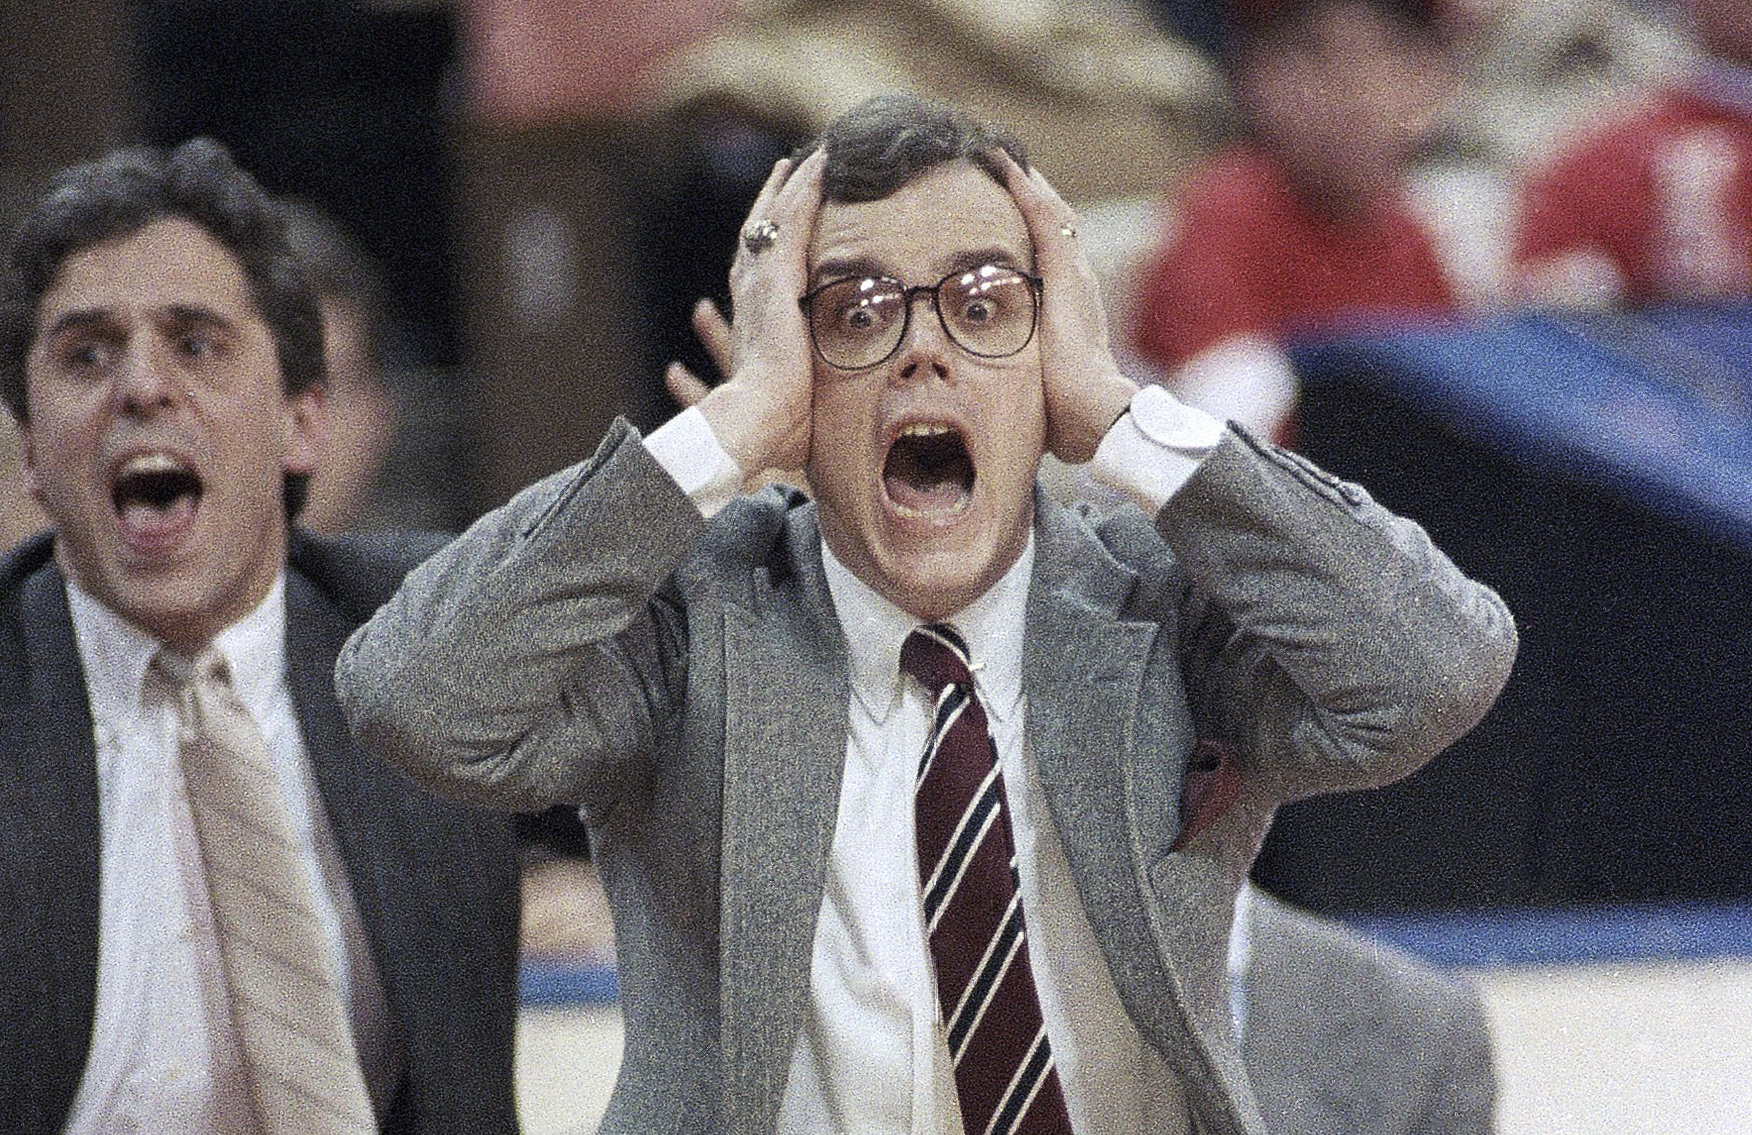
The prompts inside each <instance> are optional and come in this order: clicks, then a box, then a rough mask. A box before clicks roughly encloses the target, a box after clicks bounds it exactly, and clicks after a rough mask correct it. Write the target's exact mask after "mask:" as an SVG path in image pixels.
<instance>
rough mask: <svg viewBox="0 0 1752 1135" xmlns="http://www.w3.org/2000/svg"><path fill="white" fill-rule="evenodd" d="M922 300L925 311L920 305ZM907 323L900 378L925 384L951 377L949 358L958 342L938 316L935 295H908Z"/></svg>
mask: <svg viewBox="0 0 1752 1135" xmlns="http://www.w3.org/2000/svg"><path fill="white" fill-rule="evenodd" d="M921 301H922V302H923V305H924V307H923V310H920V309H919V306H918V305H919V304H920V302H921ZM906 323H907V326H906V331H905V333H904V335H903V337H902V338H901V341H900V368H899V372H898V373H899V375H900V377H901V378H903V379H905V380H907V381H909V382H914V381H922V380H924V379H926V378H929V377H931V376H932V375H935V376H936V377H937V378H948V377H949V358H950V356H951V355H952V354H953V353H954V351H955V342H954V340H952V339H950V338H949V333H948V332H947V331H945V330H944V329H943V321H942V320H941V319H939V318H938V317H937V297H936V295H935V294H934V293H932V292H931V291H929V290H928V289H925V288H920V289H919V290H918V291H916V292H914V293H913V294H911V295H909V296H907V321H906Z"/></svg>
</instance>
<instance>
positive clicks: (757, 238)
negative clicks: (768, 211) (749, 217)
mask: <svg viewBox="0 0 1752 1135" xmlns="http://www.w3.org/2000/svg"><path fill="white" fill-rule="evenodd" d="M778 239H779V222H777V221H775V220H772V219H770V218H769V219H767V220H764V221H762V222H760V223H759V224H756V225H750V226H748V228H746V229H744V230H743V231H742V247H743V248H746V249H748V251H749V252H750V253H753V254H754V255H756V256H758V255H760V254H761V253H763V252H765V251H766V250H767V249H769V248H771V247H772V246H773V242H774V241H776V240H778Z"/></svg>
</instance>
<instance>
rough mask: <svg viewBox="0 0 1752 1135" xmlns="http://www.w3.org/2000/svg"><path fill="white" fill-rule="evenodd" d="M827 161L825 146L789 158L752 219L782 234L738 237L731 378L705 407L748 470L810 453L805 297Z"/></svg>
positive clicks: (780, 465) (790, 465)
mask: <svg viewBox="0 0 1752 1135" xmlns="http://www.w3.org/2000/svg"><path fill="white" fill-rule="evenodd" d="M824 160H825V155H824V153H823V152H822V151H821V150H817V151H816V152H815V153H813V154H811V155H809V157H808V158H806V159H804V161H803V163H802V164H801V165H798V166H796V167H795V168H794V169H793V168H792V164H791V162H790V160H789V159H782V160H781V161H780V162H779V163H778V164H777V165H775V166H774V167H773V172H772V176H770V177H769V178H767V183H766V185H765V186H763V187H762V188H761V191H760V195H759V196H758V197H756V198H755V202H754V205H753V207H752V208H750V209H749V213H748V222H747V225H748V226H753V225H759V224H761V223H763V222H766V221H771V222H772V223H773V224H775V225H776V226H777V232H776V234H775V235H774V236H773V239H772V242H771V244H770V245H769V246H768V247H766V248H764V249H762V250H759V251H751V250H750V249H749V248H748V246H747V244H746V243H744V242H739V243H738V245H737V249H736V259H735V261H734V262H733V263H732V264H731V266H730V298H731V304H732V310H733V312H734V320H733V322H732V323H731V325H730V329H729V331H730V334H729V345H728V361H729V362H730V363H731V364H732V365H731V366H730V367H729V368H728V369H727V370H726V371H725V373H727V374H728V375H729V376H730V377H729V378H728V379H726V380H725V381H724V382H723V383H721V384H720V385H718V386H716V387H714V388H713V389H712V390H711V391H710V392H708V393H707V394H706V395H705V396H704V397H703V398H701V399H700V401H699V408H700V413H702V414H703V415H705V418H706V422H707V424H709V425H710V426H711V427H712V432H713V434H715V435H716V436H717V438H718V444H720V445H722V446H723V447H724V451H725V452H726V453H728V454H729V455H730V457H731V459H732V460H734V461H735V462H736V464H737V465H739V466H740V467H741V468H742V471H743V472H744V473H745V474H747V475H749V476H753V475H755V474H758V473H760V472H761V471H763V470H766V469H796V468H801V467H802V466H803V464H804V463H805V461H806V460H807V459H808V456H809V416H810V410H811V405H812V388H813V378H812V376H813V365H812V363H811V358H810V348H809V330H808V327H807V326H806V325H805V323H804V319H803V311H802V309H801V308H800V307H799V306H798V304H797V297H798V296H800V295H802V294H803V293H804V291H805V290H807V281H808V252H809V241H810V237H811V236H812V235H813V233H814V231H815V218H816V214H817V213H818V212H819V211H820V208H821V168H822V165H823V162H824ZM744 231H745V232H746V231H747V226H745V228H744ZM708 346H710V344H709V343H708ZM717 361H718V362H719V363H720V364H722V363H723V362H724V361H725V360H724V359H718V360H717Z"/></svg>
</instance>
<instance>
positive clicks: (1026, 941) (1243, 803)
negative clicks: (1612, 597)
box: [337, 97, 1514, 1135]
mask: <svg viewBox="0 0 1752 1135" xmlns="http://www.w3.org/2000/svg"><path fill="white" fill-rule="evenodd" d="M1075 224H1076V218H1075V215H1074V214H1073V212H1072V211H1071V210H1070V209H1069V208H1068V207H1067V206H1066V205H1065V204H1064V203H1063V201H1061V200H1060V199H1059V198H1058V196H1057V195H1056V194H1055V193H1054V192H1053V191H1052V189H1051V187H1050V186H1048V184H1047V183H1046V181H1045V180H1044V179H1043V178H1042V177H1041V176H1040V175H1039V173H1038V172H1037V171H1036V172H1031V171H1029V169H1028V167H1027V165H1026V160H1025V158H1024V157H1023V153H1022V149H1021V147H1020V145H1019V144H1018V143H1016V142H1015V140H1014V139H1012V138H1010V137H1009V136H1008V135H1006V134H1004V133H1002V132H1001V131H997V130H994V129H992V128H989V127H985V126H982V125H980V124H978V123H974V122H971V121H969V120H968V119H967V118H965V117H964V116H962V115H960V114H959V113H957V112H954V111H952V110H949V109H946V108H942V107H938V106H934V105H932V104H928V103H923V102H920V101H918V100H914V99H910V98H905V97H887V98H881V99H876V100H872V101H871V102H869V103H866V104H863V105H861V106H860V107H858V108H856V109H854V110H853V111H851V112H848V113H847V114H846V115H845V116H843V117H842V118H841V119H839V120H837V121H836V123H835V124H834V125H833V126H831V127H830V128H829V130H828V131H827V132H826V133H825V134H824V136H823V138H822V140H821V142H820V143H819V144H818V145H817V146H816V147H815V148H814V149H813V150H812V151H811V152H810V153H809V154H808V155H807V156H804V157H801V158H800V159H798V160H795V161H791V160H787V161H784V162H781V163H780V164H779V165H778V166H777V167H775V169H774V172H773V175H772V177H771V178H770V179H769V181H768V183H767V185H766V187H765V188H764V189H763V190H762V192H761V195H760V196H759V198H758V199H757V201H756V203H755V205H754V209H753V211H752V214H751V224H750V225H749V227H748V229H747V230H746V231H745V233H744V236H743V245H742V248H741V249H740V251H739V252H738V255H737V259H736V262H735V265H734V267H733V269H732V272H731V291H732V296H733V302H734V308H735V318H734V321H733V324H732V327H731V329H730V331H731V336H732V343H731V350H730V357H731V358H732V359H733V360H734V363H735V365H734V367H733V368H732V373H731V374H730V376H729V378H728V379H727V381H725V382H724V383H723V384H722V385H720V386H718V387H716V388H714V389H713V390H712V391H711V392H710V393H709V394H708V395H706V397H705V398H703V399H702V400H701V401H700V403H699V404H698V405H697V406H695V407H693V408H691V409H689V410H687V411H686V412H684V413H682V414H680V415H678V416H677V417H676V418H675V419H673V420H671V421H670V422H669V423H667V424H666V425H665V426H664V427H663V428H662V429H659V430H658V431H656V432H655V433H653V434H652V436H651V437H649V438H641V437H639V436H638V435H637V434H636V433H635V432H634V431H633V430H632V429H631V428H630V427H628V426H626V425H625V424H624V423H618V424H617V425H616V426H614V427H613V428H612V429H611V430H610V432H609V435H608V436H607V437H606V438H605V439H604V440H603V442H602V444H601V446H600V447H599V448H598V450H597V452H596V454H595V456H594V457H592V458H590V459H589V460H586V461H584V462H582V463H580V464H579V465H577V466H575V467H573V468H570V469H567V470H564V471H562V472H559V473H557V474H554V475H553V476H551V477H549V478H547V479H545V480H543V481H541V482H538V483H537V484H535V485H533V486H531V487H529V488H528V489H526V490H524V491H523V492H521V493H519V494H518V495H517V496H516V497H514V498H513V499H512V500H511V501H510V502H509V503H507V504H506V505H505V506H503V507H502V508H500V509H498V510H496V511H495V512H493V513H491V514H489V515H488V516H487V517H485V518H483V519H482V520H481V521H480V522H478V523H477V524H476V525H475V526H474V527H473V528H471V529H470V530H469V532H468V533H466V534H465V535H464V536H463V537H461V538H460V539H459V540H457V541H456V542H454V543H453V544H452V545H450V546H449V547H448V548H446V549H445V550H444V551H442V552H440V553H439V554H438V555H437V556H435V557H434V558H433V559H431V560H429V561H427V562H426V563H425V564H424V565H422V566H421V567H420V568H418V569H417V570H416V571H415V572H413V573H412V574H410V575H409V577H408V580H407V582H406V583H405V584H404V585H403V587H402V588H401V590H400V591H399V592H398V593H397V594H396V596H395V597H394V598H393V599H392V600H390V602H389V603H387V604H386V605H385V606H384V607H383V608H381V609H380V610H379V612H378V614H377V615H376V616H374V617H373V619H372V620H371V621H370V622H368V623H367V624H366V625H365V626H364V627H363V628H361V629H360V631H359V632H358V633H357V634H356V635H355V636H354V637H353V638H352V639H351V640H350V641H349V643H348V646H347V648H346V649H345V650H344V651H343V653H342V657H341V660H340V664H339V667H338V670H337V676H338V689H339V692H340V695H341V700H342V704H343V706H345V708H346V710H347V713H348V716H349V720H350V721H351V723H352V725H353V727H354V729H355V731H356V733H357V734H358V735H359V737H360V738H361V740H362V741H363V742H364V743H365V744H366V745H367V746H368V747H371V748H374V749H376V750H377V751H380V752H382V753H383V754H384V755H385V756H386V757H388V758H389V759H390V760H391V761H392V762H393V763H395V764H396V765H397V766H398V767H400V768H402V769H404V770H405V771H407V772H408V773H409V774H411V775H413V776H414V777H416V778H418V779H420V780H422V781H424V782H426V783H429V784H431V785H433V786H434V787H436V788H438V789H439V790H440V791H444V792H447V793H449V794H451V795H452V796H454V797H456V798H457V799H461V800H464V801H470V802H474V803H477V804H481V805H484V806H491V807H498V808H525V807H541V806H545V805H548V804H551V803H553V802H556V801H573V802H578V803H581V805H582V807H583V809H584V812H585V815H586V818H587V820H588V821H589V823H590V825H591V836H592V849H593V852H594V854H595V855H596V857H597V862H598V864H599V866H600V868H601V872H602V876H603V881H604V884H605V886H606V887H607V890H608V893H609V896H610V901H611V902H612V903H613V906H614V913H615V919H616V932H617V943H618V946H619V951H620V959H621V979H622V981H621V1005H622V1010H623V1012H624V1014H625V1020H626V1046H625V1053H624V1056H623V1061H622V1065H621V1073H620V1079H619V1082H618V1083H617V1085H616V1089H615V1092H614V1094H613V1097H612V1099H611V1101H610V1103H609V1106H608V1110H607V1114H606V1116H605V1118H604V1120H603V1127H602V1130H603V1131H605V1132H611V1133H620V1132H649V1131H698V1132H726V1133H736V1135H755V1133H757V1132H758V1133H769V1132H774V1131H781V1132H810V1131H829V1130H831V1131H859V1132H864V1131H920V1132H930V1133H933V1135H935V1133H939V1132H959V1131H962V1130H964V1129H971V1130H973V1131H975V1132H980V1131H999V1132H1010V1131H1029V1132H1036V1131H1052V1132H1059V1133H1064V1132H1069V1131H1073V1130H1074V1131H1076V1132H1079V1133H1080V1135H1108V1133H1118V1132H1139V1131H1149V1132H1153V1133H1160V1132H1176V1133H1178V1132H1189V1131H1193V1130H1196V1131H1198V1132H1201V1133H1203V1135H1243V1133H1248V1135H1262V1133H1263V1132H1264V1131H1265V1128H1264V1127H1263V1125H1262V1122H1261V1119H1260V1115H1259V1111H1258V1108H1257V1105H1256V1104H1255V1102H1254V1099H1253V1095H1252V1092H1251V1089H1250V1088H1249V1086H1248V1081H1247V1076H1246V1072H1245V1069H1244V1067H1243V1064H1242V1060H1241V1056H1240V1053H1239V1051H1238V1049H1237V1047H1236V1044H1235V1040H1234V1036H1233V1033H1232V1031H1231V1028H1230V1025H1229V1008H1228V1000H1227V996H1226V982H1225V980H1224V957H1225V953H1226V943H1227V939H1228V933H1229V926H1230V920H1231V913H1232V911H1233V907H1234V900H1235V894H1236V888H1237V887H1238V886H1239V885H1240V883H1241V880H1242V878H1243V877H1244V875H1245V873H1246V870H1247V867H1248V865H1249V863H1250V862H1251V860H1252V858H1253V856H1254V855H1255V853H1256V851H1257V848H1258V845H1259V840H1260V839H1261V837H1262V835H1263V833H1264V831H1265V828H1266V825H1267V824H1268V823H1269V821H1270V818H1271V815H1272V812H1273V810H1274V808H1275V807H1276V806H1277V804H1279V803H1280V802H1281V801H1284V800H1287V799H1290V798H1293V797H1298V796H1303V795H1306V794H1308V793H1312V792H1318V791H1323V790H1331V789H1340V788H1358V787H1363V786H1367V785H1372V784H1377V783H1380V782H1382V781H1386V780H1389V779H1392V778H1393V777H1396V776H1400V775H1403V774H1405V773H1407V772H1409V771H1410V770H1411V769H1413V768H1416V767H1418V766H1419V765H1420V764H1422V763H1423V762H1424V761H1426V760H1428V759H1429V758H1430V757H1431V756H1433V755H1434V754H1435V753H1436V752H1437V751H1438V750H1440V749H1441V748H1442V747H1443V746H1445V745H1446V744H1448V743H1449V742H1450V741H1451V740H1453V739H1454V738H1455V737H1457V736H1459V735H1460V734H1461V733H1462V732H1464V731H1465V730H1466V729H1467V728H1469V727H1470V726H1471V725H1472V724H1473V723H1474V722H1475V721H1476V720H1477V718H1478V717H1479V715H1481V714H1482V713H1483V712H1484V711H1485V709H1486V708H1487V707H1488V706H1489V705H1490V703H1491V701H1492V700H1493V699H1494V697H1495V696H1496V693H1497V691H1498V689H1499V688H1500V686H1501V684H1502V682H1503V681H1504V680H1505V678H1506V676H1507V673H1508V669H1509V666H1510V663H1511V660H1512V656H1513V653H1514V632H1513V626H1512V623H1511V620H1510V618H1509V616H1508V614H1507V612H1506V611H1505V610H1504V609H1503V607H1502V605H1501V604H1500V602H1499V601H1498V600H1497V598H1496V597H1495V596H1494V595H1493V594H1492V593H1491V592H1490V591H1489V590H1488V589H1486V588H1483V587H1481V586H1478V585H1477V584H1474V583H1472V582H1470V581H1468V580H1467V579H1465V578H1464V577H1463V576H1461V575H1460V573H1459V572H1457V571H1456V570H1455V569H1454V567H1453V565H1452V564H1450V563H1449V562H1448V561H1447V560H1446V559H1445V558H1443V557H1442V556H1441V555H1440V553H1438V552H1437V551H1436V550H1435V549H1434V548H1433V547H1431V545H1430V543H1429V541H1428V539H1427V538H1426V537H1425V536H1424V534H1423V533H1422V531H1421V530H1419V529H1418V528H1417V527H1416V526H1415V525H1412V524H1410V523H1408V522H1406V521H1403V520H1400V519H1398V518H1396V517H1393V516H1391V515H1389V514H1388V513H1386V512H1385V511H1384V510H1382V509H1381V508H1379V507H1378V506H1377V505H1376V504H1375V503H1374V502H1373V501H1372V500H1371V499H1370V498H1369V497H1368V496H1367V494H1365V493H1364V492H1363V491H1362V490H1360V489H1358V488H1356V487H1355V486H1352V485H1349V484H1345V483H1343V482H1341V481H1338V480H1336V479H1335V478H1332V477H1330V476H1328V475H1326V474H1325V473H1323V472H1321V471H1319V470H1317V469H1314V468H1311V467H1310V466H1308V465H1307V464H1306V463H1305V462H1303V461H1301V460H1299V459H1298V458H1296V457H1295V456H1294V455H1291V454H1288V453H1284V452H1282V451H1280V450H1277V449H1275V448H1273V447H1271V446H1269V445H1265V444H1262V443H1260V442H1258V441H1257V440H1255V439H1253V438H1251V437H1249V436H1247V435H1245V434H1244V433H1241V432H1238V431H1234V430H1226V429H1224V428H1223V427H1222V426H1221V425H1219V424H1218V423H1216V422H1214V421H1211V420H1210V419H1208V418H1206V417H1204V416H1203V415H1200V414H1198V413H1197V412H1196V411H1192V410H1190V409H1188V408H1186V407H1184V406H1181V405H1180V404H1179V403H1177V402H1176V401H1175V400H1174V399H1173V398H1172V397H1171V396H1170V395H1168V394H1167V392H1166V391H1164V390H1162V389H1160V388H1155V387H1150V388H1144V389H1140V388H1139V387H1138V386H1137V385H1136V384H1135V383H1133V382H1131V381H1130V380H1128V379H1127V378H1125V377H1124V375H1122V374H1121V373H1120V371H1119V370H1118V368H1117V366H1116V364H1115V363H1114V361H1113V356H1112V354H1111V353H1110V351H1109V350H1108V347H1107V342H1106V333H1105V327H1104V325H1103V322H1102V316H1101V303H1100V297H1099V295H1098V294H1097V289H1096V287H1095V284H1094V277H1093V273H1092V272H1091V270H1090V268H1089V265H1088V263H1087V261H1086V259H1085V257H1084V255H1083V253H1082V250H1081V248H1080V246H1079V244H1078V241H1077V234H1076V228H1075ZM1048 449H1050V450H1051V451H1052V452H1053V453H1055V454H1056V455H1058V456H1059V457H1060V458H1061V459H1063V460H1066V461H1069V462H1072V463H1083V462H1088V463H1090V464H1091V467H1092V469H1093V471H1094V474H1095V475H1096V476H1097V477H1101V478H1103V479H1105V480H1106V481H1107V482H1108V483H1111V484H1114V485H1116V486H1119V487H1121V488H1122V489H1123V490H1124V491H1125V492H1127V493H1128V495H1129V496H1130V497H1131V498H1132V499H1133V500H1136V501H1138V502H1139V503H1140V504H1141V505H1143V506H1144V508H1143V509H1142V510H1140V509H1129V510H1127V511H1124V512H1121V513H1118V514H1116V515H1114V516H1113V517H1111V518H1110V519H1107V520H1104V521H1102V522H1101V523H1099V524H1092V523H1090V522H1088V521H1086V520H1085V519H1084V518H1083V517H1081V516H1080V515H1077V514H1073V513H1071V512H1069V511H1067V510H1065V509H1063V508H1061V507H1059V506H1057V505H1055V504H1053V503H1052V502H1051V501H1049V500H1048V499H1046V497H1045V496H1044V494H1042V493H1040V492H1038V491H1037V490H1036V488H1035V484H1034V481H1035V474H1036V470H1037V466H1038V464H1039V461H1040V458H1041V456H1042V454H1043V452H1045V451H1047V450H1048ZM769 468H771V469H787V468H802V469H804V471H805V472H806V474H807V476H808V479H809V482H810V484H811V486H812V489H813V491H814V493H815V496H816V500H815V502H813V503H812V502H810V501H807V500H805V499H804V498H803V497H802V496H801V495H800V494H797V493H794V492H787V491H783V490H778V489H773V490H767V491H764V492H760V493H756V494H753V495H738V493H739V490H740V489H741V487H742V485H743V483H744V480H745V478H748V477H751V476H754V475H756V474H758V473H760V472H761V471H762V470H766V469H769ZM964 723H965V724H964ZM1215 738H1223V739H1226V740H1227V741H1228V742H1230V743H1232V744H1233V746H1234V749H1235V751H1236V752H1237V753H1238V754H1239V759H1238V760H1237V761H1236V762H1234V763H1233V765H1232V766H1231V767H1225V766H1223V765H1222V764H1220V763H1219V764H1218V765H1217V766H1215V767H1206V766H1205V765H1204V764H1203V763H1201V762H1198V761H1195V760H1194V754H1195V753H1197V752H1203V751H1205V749H1204V747H1203V746H1202V745H1201V741H1203V740H1206V739H1215ZM981 753H983V762H984V764H983V771H981V770H980V767H979V762H980V760H981V759H982V758H981V756H980V754H981ZM945 769H947V770H952V771H953V773H954V775H955V776H957V777H966V778H967V780H968V781H973V782H976V787H975V790H973V791H971V793H969V792H965V791H964V790H963V784H964V782H960V781H958V782H957V786H956V788H955V789H954V791H953V792H952V791H951V790H950V789H949V788H948V787H946V786H945V787H943V788H942V789H941V790H939V789H938V788H937V787H936V786H937V785H939V784H940V783H941V784H945V785H946V781H947V778H945V781H939V780H938V773H939V771H940V770H945ZM915 782H916V783H917V785H918V786H920V787H917V788H915ZM950 799H954V800H955V801H956V802H955V804H954V806H953V808H946V807H945V802H946V801H948V800H950ZM968 799H971V803H968V804H967V806H966V807H965V809H963V803H964V802H965V801H967V800H968ZM945 813H947V814H948V815H949V816H951V817H959V819H955V820H953V821H952V822H951V823H949V824H945V823H944V822H943V821H944V815H945ZM994 848H995V849H996V851H995V853H994V852H993V849H994ZM1006 857H1007V860H1006ZM994 861H995V863H996V866H995V867H993V866H992V864H993V863H994ZM1006 862H1007V863H1008V866H1007V867H1006V866H1005V863H1006ZM976 875H977V879H976ZM927 912H928V913H927ZM988 915H989V916H992V917H991V918H990V919H989V920H985V921H982V919H984V918H985V916H988ZM988 932H989V933H988Z"/></svg>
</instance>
